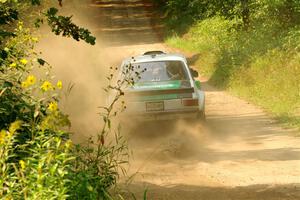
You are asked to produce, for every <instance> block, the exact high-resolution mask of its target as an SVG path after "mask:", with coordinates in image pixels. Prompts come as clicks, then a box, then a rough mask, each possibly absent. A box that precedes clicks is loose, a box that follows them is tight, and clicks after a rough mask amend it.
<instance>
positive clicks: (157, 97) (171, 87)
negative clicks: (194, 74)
mask: <svg viewBox="0 0 300 200" xmlns="http://www.w3.org/2000/svg"><path fill="white" fill-rule="evenodd" d="M193 93H194V88H192V87H191V85H190V82H189V81H179V80H174V81H160V82H143V83H136V84H135V86H134V87H132V88H131V89H130V90H128V91H127V92H126V100H127V102H128V105H129V106H128V112H134V113H145V112H146V113H152V112H182V111H191V110H195V108H196V109H197V108H198V107H197V106H198V99H193Z"/></svg>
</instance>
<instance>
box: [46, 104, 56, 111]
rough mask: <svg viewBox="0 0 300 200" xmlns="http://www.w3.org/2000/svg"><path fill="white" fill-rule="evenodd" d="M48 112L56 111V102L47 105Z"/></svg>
mask: <svg viewBox="0 0 300 200" xmlns="http://www.w3.org/2000/svg"><path fill="white" fill-rule="evenodd" d="M48 110H50V111H51V112H54V111H56V110H57V103H56V102H51V103H50V104H49V105H48Z"/></svg>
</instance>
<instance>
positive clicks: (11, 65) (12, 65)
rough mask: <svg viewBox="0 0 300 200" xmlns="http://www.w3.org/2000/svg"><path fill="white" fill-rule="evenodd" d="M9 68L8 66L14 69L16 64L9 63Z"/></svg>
mask: <svg viewBox="0 0 300 200" xmlns="http://www.w3.org/2000/svg"><path fill="white" fill-rule="evenodd" d="M9 66H10V67H16V66H17V64H16V63H11V64H10V65H9Z"/></svg>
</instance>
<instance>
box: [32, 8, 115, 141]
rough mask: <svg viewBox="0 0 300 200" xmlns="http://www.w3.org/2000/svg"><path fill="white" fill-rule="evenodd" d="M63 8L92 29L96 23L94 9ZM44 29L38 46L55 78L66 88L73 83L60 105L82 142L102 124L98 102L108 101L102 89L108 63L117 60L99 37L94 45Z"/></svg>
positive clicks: (75, 139) (80, 23)
mask: <svg viewBox="0 0 300 200" xmlns="http://www.w3.org/2000/svg"><path fill="white" fill-rule="evenodd" d="M60 12H62V13H63V14H66V15H70V14H74V21H75V23H76V24H78V25H80V26H82V27H85V28H88V29H90V30H92V29H93V25H92V24H90V22H89V21H88V20H87V16H89V15H90V14H91V13H87V11H86V10H85V9H84V7H81V6H80V4H75V3H69V4H66V5H64V7H63V8H62V10H61V11H60ZM75 16H76V17H75ZM44 29H45V30H43V39H42V40H41V41H40V43H39V46H38V49H39V50H40V51H41V52H42V53H43V54H42V57H43V58H44V59H45V60H46V61H47V62H48V63H49V64H50V65H51V66H52V67H53V68H52V74H54V75H55V79H56V80H62V81H63V83H64V90H65V91H66V90H67V89H68V87H70V86H72V87H73V88H72V90H71V92H70V93H69V94H66V96H64V97H63V100H62V102H61V105H62V108H61V109H62V110H63V111H64V112H65V113H67V114H68V115H69V117H70V120H71V123H72V126H71V132H72V133H74V135H73V136H72V137H73V140H74V141H75V142H79V143H80V142H83V140H84V139H85V138H86V137H89V136H91V135H95V134H96V133H97V132H98V131H99V130H100V128H101V124H102V118H100V116H99V114H98V113H99V112H100V111H101V110H100V109H99V106H104V105H106V103H107V94H106V93H105V92H104V90H103V88H104V87H105V86H107V84H108V82H107V81H106V80H107V79H106V76H107V75H108V73H109V67H110V66H112V65H117V63H118V62H117V61H115V60H113V59H111V58H110V57H109V56H108V55H107V53H106V52H105V50H104V48H105V47H104V46H103V45H102V44H101V43H100V42H99V41H98V38H97V41H96V45H94V46H92V45H89V44H86V43H85V42H83V41H81V42H77V41H75V40H73V39H70V38H63V37H61V36H55V35H54V34H53V33H50V30H48V29H49V28H46V27H45V28H44ZM96 36H97V35H96Z"/></svg>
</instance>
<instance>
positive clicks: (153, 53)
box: [143, 51, 166, 56]
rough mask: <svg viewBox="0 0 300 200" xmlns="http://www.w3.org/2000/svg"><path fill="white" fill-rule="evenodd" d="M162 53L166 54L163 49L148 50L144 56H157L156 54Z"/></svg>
mask: <svg viewBox="0 0 300 200" xmlns="http://www.w3.org/2000/svg"><path fill="white" fill-rule="evenodd" d="M161 54H166V53H165V52H163V51H147V52H145V53H144V54H143V55H144V56H156V55H161Z"/></svg>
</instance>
